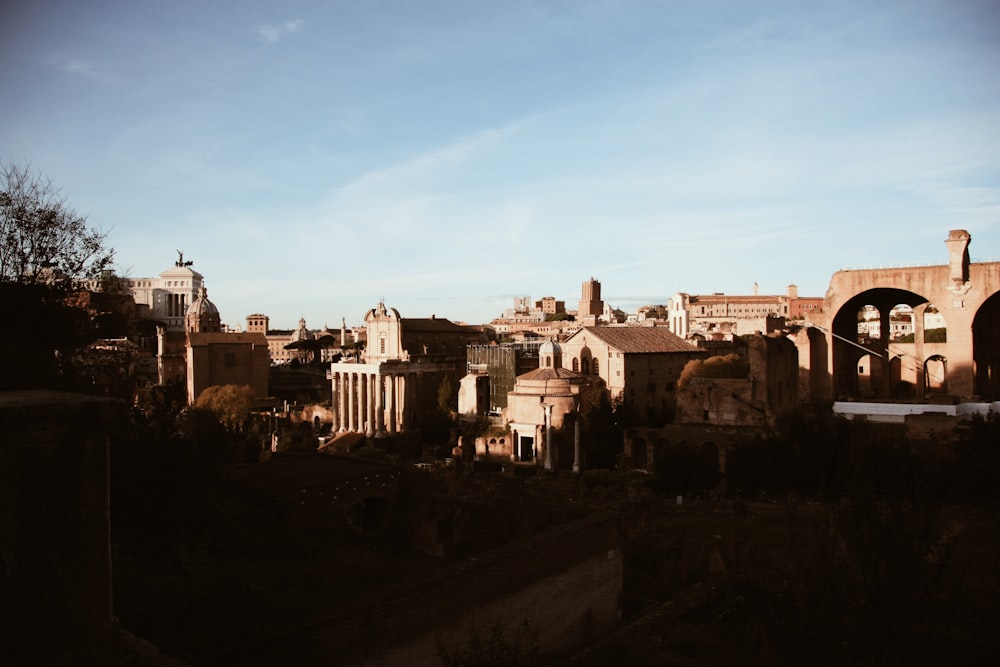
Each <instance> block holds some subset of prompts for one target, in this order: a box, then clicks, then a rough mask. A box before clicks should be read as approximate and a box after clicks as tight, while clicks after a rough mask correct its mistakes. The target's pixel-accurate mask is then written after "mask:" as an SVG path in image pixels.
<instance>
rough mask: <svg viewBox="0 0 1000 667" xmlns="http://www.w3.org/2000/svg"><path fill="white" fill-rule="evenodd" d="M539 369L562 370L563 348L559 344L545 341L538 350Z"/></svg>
mask: <svg viewBox="0 0 1000 667" xmlns="http://www.w3.org/2000/svg"><path fill="white" fill-rule="evenodd" d="M538 367H539V368H562V348H561V347H559V343H556V342H554V341H551V340H549V341H545V342H544V343H542V345H541V346H540V347H539V348H538Z"/></svg>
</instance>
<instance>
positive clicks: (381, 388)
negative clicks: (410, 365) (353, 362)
mask: <svg viewBox="0 0 1000 667" xmlns="http://www.w3.org/2000/svg"><path fill="white" fill-rule="evenodd" d="M332 382H333V393H334V396H333V407H334V413H335V414H334V424H335V426H336V428H337V431H339V432H346V431H352V432H358V433H364V434H365V435H367V436H369V437H384V436H385V435H386V434H387V433H399V432H402V431H403V429H404V427H405V423H404V415H405V411H406V403H407V401H406V396H407V393H408V389H409V388H408V386H407V382H406V376H405V375H403V374H395V373H383V372H382V371H381V370H380V369H376V370H369V369H357V370H353V369H352V370H350V371H334V372H333V373H332Z"/></svg>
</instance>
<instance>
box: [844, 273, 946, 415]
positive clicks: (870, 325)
mask: <svg viewBox="0 0 1000 667" xmlns="http://www.w3.org/2000/svg"><path fill="white" fill-rule="evenodd" d="M927 302H928V299H927V298H925V297H923V296H921V295H920V294H916V293H914V292H910V291H908V290H903V289H898V288H893V287H879V288H874V289H869V290H865V291H864V292H861V293H859V294H856V295H854V296H853V297H851V298H850V299H848V300H847V301H846V302H845V303H844V305H843V306H841V308H840V310H838V311H837V313H836V315H834V318H833V322H832V334H833V343H832V345H833V395H834V396H835V397H855V398H860V397H865V398H868V399H872V400H888V399H889V398H891V396H892V393H893V388H894V385H893V379H894V375H893V372H892V368H891V366H890V362H891V360H892V358H893V357H894V356H899V354H898V353H897V352H896V351H895V349H893V350H892V351H890V345H893V347H895V343H894V342H893V340H892V322H893V319H892V318H893V313H897V316H900V315H898V314H900V313H905V312H906V310H907V309H910V310H915V309H916V307H917V306H921V305H922V304H926V303H927ZM895 377H898V376H895ZM897 383H898V380H897Z"/></svg>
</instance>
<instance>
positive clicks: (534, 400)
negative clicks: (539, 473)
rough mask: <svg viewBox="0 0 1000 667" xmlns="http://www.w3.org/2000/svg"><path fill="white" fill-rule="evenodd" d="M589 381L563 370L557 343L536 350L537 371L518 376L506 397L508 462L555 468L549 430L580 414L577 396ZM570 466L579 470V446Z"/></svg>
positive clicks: (550, 343) (577, 373) (584, 376)
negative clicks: (530, 463)
mask: <svg viewBox="0 0 1000 667" xmlns="http://www.w3.org/2000/svg"><path fill="white" fill-rule="evenodd" d="M591 381H593V378H591V377H589V376H586V375H583V374H582V373H579V372H577V371H574V370H569V369H568V368H565V367H564V365H563V359H562V349H561V348H560V346H559V344H558V343H554V342H551V341H549V342H547V343H544V344H543V345H542V346H541V347H540V348H539V350H538V368H536V369H535V370H533V371H529V372H528V373H525V374H523V375H519V376H518V377H517V380H516V382H515V383H514V389H513V390H512V391H511V392H510V393H509V394H507V411H506V421H507V425H508V427H509V428H510V431H511V448H512V449H511V451H510V457H511V460H512V461H531V462H543V463H544V465H545V468H546V469H552V468H554V467H556V465H557V464H558V461H557V460H556V455H555V451H554V448H553V447H550V442H551V429H559V428H562V427H563V426H564V425H565V424H566V422H567V415H570V414H571V413H576V412H577V411H578V410H579V404H580V394H581V392H582V391H583V390H584V389H585V388H586V387H587V386H588V384H589V382H591ZM578 438H579V436H578V435H577V439H578ZM573 466H574V469H575V470H579V466H580V461H579V446H577V447H576V453H575V457H574V462H573Z"/></svg>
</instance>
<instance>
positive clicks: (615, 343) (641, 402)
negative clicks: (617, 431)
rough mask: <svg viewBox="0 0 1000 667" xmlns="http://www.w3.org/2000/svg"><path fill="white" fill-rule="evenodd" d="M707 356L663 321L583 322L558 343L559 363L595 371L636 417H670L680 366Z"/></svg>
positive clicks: (585, 372)
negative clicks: (640, 324) (645, 324)
mask: <svg viewBox="0 0 1000 667" xmlns="http://www.w3.org/2000/svg"><path fill="white" fill-rule="evenodd" d="M705 356H707V353H706V352H705V351H703V350H699V349H698V348H696V347H695V346H693V345H692V344H691V343H688V342H687V341H684V340H682V339H681V338H680V337H679V336H677V335H675V334H673V333H672V332H670V331H669V330H668V329H667V328H666V327H634V326H601V327H583V328H582V329H580V330H579V331H577V332H576V333H574V334H573V335H571V336H570V337H569V338H568V339H566V341H564V342H563V343H562V363H563V366H564V367H566V368H569V369H570V370H573V371H578V372H580V373H582V374H583V375H587V376H595V377H599V378H600V379H601V380H603V381H604V385H605V387H606V388H607V390H608V392H609V393H610V395H611V398H612V400H614V399H616V398H619V397H620V398H621V399H622V400H623V401H624V402H625V404H626V405H627V406H628V407H629V408H630V409H632V410H633V411H634V414H635V416H636V418H637V419H638V420H639V422H640V423H650V422H663V421H667V420H669V418H670V416H671V415H672V414H673V412H674V409H675V405H676V393H675V392H676V389H677V380H678V379H679V378H680V375H681V371H682V370H684V366H685V364H687V362H688V361H689V360H691V359H700V358H703V357H705Z"/></svg>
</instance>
